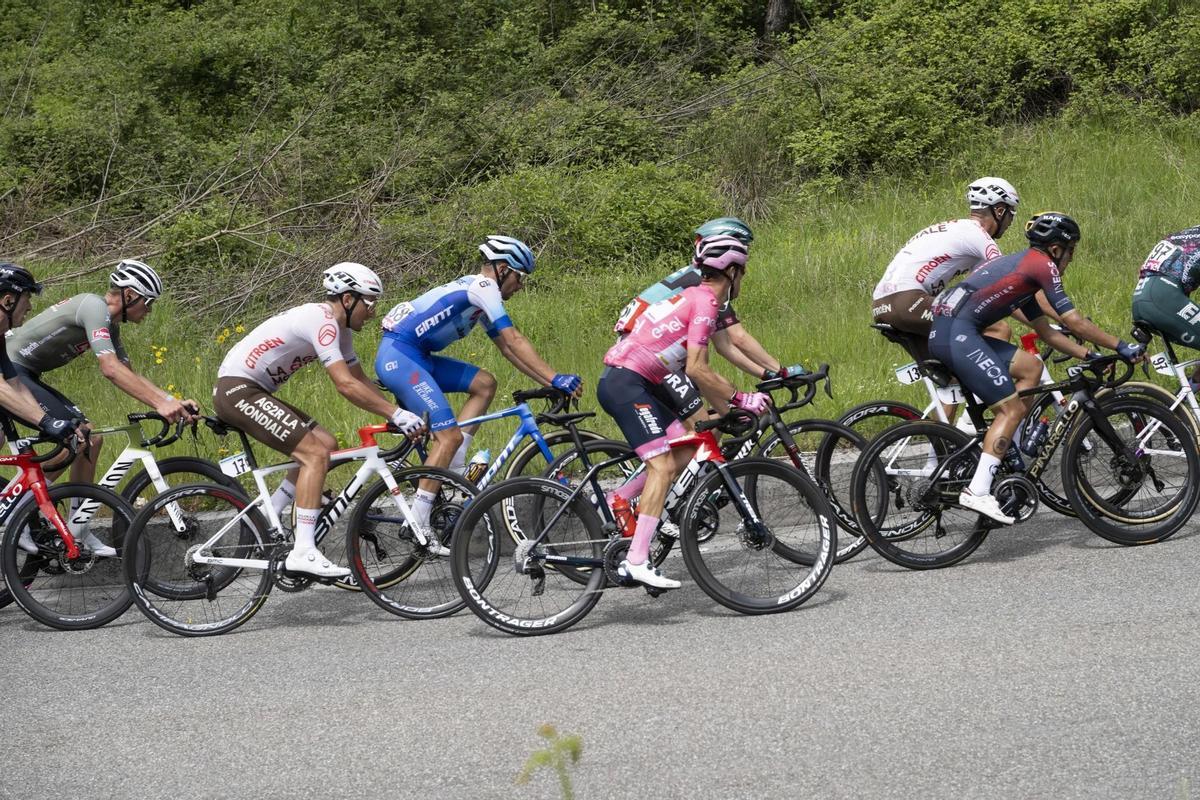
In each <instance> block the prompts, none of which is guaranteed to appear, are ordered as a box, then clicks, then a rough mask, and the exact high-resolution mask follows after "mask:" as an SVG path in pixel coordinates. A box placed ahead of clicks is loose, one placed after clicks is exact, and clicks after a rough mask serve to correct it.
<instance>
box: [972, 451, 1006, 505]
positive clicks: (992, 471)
mask: <svg viewBox="0 0 1200 800" xmlns="http://www.w3.org/2000/svg"><path fill="white" fill-rule="evenodd" d="M999 466H1000V459H998V458H996V457H995V456H994V455H992V454H991V453H984V454H982V455H981V456H979V465H978V466H976V467H975V477H973V478H971V485H970V486H968V487H967V491H969V492H970V493H971V494H973V495H975V496H976V497H983V496H984V495H985V494H991V493H992V480H993V479H994V478H995V477H996V470H997V468H999Z"/></svg>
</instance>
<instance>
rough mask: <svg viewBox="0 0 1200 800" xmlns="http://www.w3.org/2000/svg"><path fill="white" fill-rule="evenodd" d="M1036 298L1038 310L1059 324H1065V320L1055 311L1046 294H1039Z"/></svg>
mask: <svg viewBox="0 0 1200 800" xmlns="http://www.w3.org/2000/svg"><path fill="white" fill-rule="evenodd" d="M1034 297H1035V298H1036V299H1037V304H1038V308H1040V309H1042V313H1043V314H1045V315H1046V316H1047V317H1049V318H1050V319H1052V320H1054V321H1055V322H1057V323H1059V324H1063V318H1062V317H1060V316H1059V315H1058V312H1057V311H1055V310H1054V306H1052V305H1051V304H1050V301H1049V300H1047V299H1046V293H1045V292H1038V293H1037V294H1036V295H1034Z"/></svg>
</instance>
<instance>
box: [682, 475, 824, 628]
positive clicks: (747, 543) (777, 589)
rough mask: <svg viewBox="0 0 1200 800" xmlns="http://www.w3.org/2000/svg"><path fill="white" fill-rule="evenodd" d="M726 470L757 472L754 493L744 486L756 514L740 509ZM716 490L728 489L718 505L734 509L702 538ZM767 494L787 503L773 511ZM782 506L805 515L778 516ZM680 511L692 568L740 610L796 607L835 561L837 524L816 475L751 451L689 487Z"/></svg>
mask: <svg viewBox="0 0 1200 800" xmlns="http://www.w3.org/2000/svg"><path fill="white" fill-rule="evenodd" d="M726 476H728V477H729V478H730V479H732V480H733V482H734V483H735V485H736V484H738V483H739V481H740V482H741V484H742V485H743V486H745V485H746V484H749V483H750V481H751V478H752V477H753V479H754V484H755V490H754V493H753V495H752V493H751V491H750V490H749V489H748V488H744V489H742V494H743V496H744V497H745V498H746V500H747V502H748V503H749V506H750V509H751V510H752V512H753V513H752V514H746V513H744V512H743V511H742V510H741V509H740V508H739V505H740V504H739V502H738V501H737V500H736V499H735V498H736V493H735V492H733V491H732V490H731V489H730V488H729V486H728V484H727V483H726ZM768 482H771V483H773V484H774V485H775V486H777V487H778V492H776V491H771V490H770V486H769V485H768ZM714 494H718V495H722V494H723V495H727V496H728V499H729V502H727V503H725V504H718V505H722V506H723V510H728V511H729V512H730V514H729V515H728V517H727V518H725V519H723V520H722V522H721V525H720V526H719V528H718V530H717V533H716V535H715V536H713V537H712V538H711V539H709V540H708V541H706V542H705V543H703V544H701V543H700V541H699V540H698V537H697V536H696V533H695V525H696V521H697V519H698V515H699V514H700V511H701V509H700V506H701V505H703V504H704V503H705V502H707V501H708V500H709V499H710V497H711V496H712V495H714ZM777 495H778V497H777ZM768 498H771V499H772V500H776V499H780V498H782V500H783V501H784V502H782V503H775V502H772V503H771V504H770V508H771V511H770V513H768V511H767V508H768V503H767V499H768ZM783 510H787V511H790V512H791V513H792V514H799V516H800V517H801V518H800V519H797V518H790V519H789V520H788V522H787V523H786V524H785V523H783V522H776V521H775V520H776V517H777V514H778V513H779V512H781V511H783ZM682 518H683V522H682V536H681V537H680V539H681V542H680V547H681V549H682V550H683V560H684V563H685V564H686V565H687V568H688V572H689V573H690V574H691V576H692V578H693V579H694V580H695V581H696V584H697V585H698V586H699V587H700V588H701V589H702V590H703V591H704V593H705V594H707V595H708V596H709V597H711V598H712V599H713V600H715V601H717V602H718V603H720V604H721V605H723V606H725V607H726V608H729V609H732V610H733V611H737V612H738V613H740V614H749V615H758V614H774V613H778V612H782V611H790V610H792V609H794V608H796V607H797V606H800V605H802V604H803V603H805V602H806V601H807V600H808V599H809V598H811V597H812V596H813V595H814V594H816V592H817V591H818V590H819V589H820V588H821V585H822V584H824V582H825V579H826V578H828V577H829V573H830V571H831V569H832V568H833V564H834V558H835V554H836V553H837V525H836V524H835V523H834V516H833V511H832V509H831V508H830V505H829V501H828V500H827V499H826V497H825V495H824V493H823V492H822V491H821V490H820V489H819V488H818V487H817V485H816V484H815V483H813V481H812V480H811V479H809V478H807V477H805V476H804V475H802V474H800V473H799V472H798V471H797V470H796V469H795V468H793V467H792V466H790V465H788V464H781V463H780V462H778V461H776V460H774V459H770V458H745V459H741V460H739V461H735V462H732V463H730V464H727V465H725V467H724V474H722V471H721V470H717V469H714V470H712V471H711V472H709V473H708V474H707V475H705V476H704V477H703V478H702V479H701V480H700V481H699V482H698V483H697V484H696V487H695V488H694V489H693V490H692V492H691V493H690V494H689V496H688V502H687V504H686V505H685V506H684V510H683V512H682ZM729 523H733V524H732V525H730V524H729ZM785 537H786V538H785ZM735 562H736V563H735Z"/></svg>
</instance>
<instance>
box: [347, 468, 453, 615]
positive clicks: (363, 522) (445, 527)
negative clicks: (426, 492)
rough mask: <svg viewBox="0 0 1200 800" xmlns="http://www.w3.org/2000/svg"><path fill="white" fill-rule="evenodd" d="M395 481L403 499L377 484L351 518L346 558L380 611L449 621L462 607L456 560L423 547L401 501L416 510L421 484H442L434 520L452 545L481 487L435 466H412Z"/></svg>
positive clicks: (432, 515) (445, 541)
mask: <svg viewBox="0 0 1200 800" xmlns="http://www.w3.org/2000/svg"><path fill="white" fill-rule="evenodd" d="M394 477H395V479H396V484H397V486H398V488H399V490H400V495H399V497H397V496H394V495H393V494H392V493H391V491H389V490H388V487H387V484H385V483H384V482H383V481H382V480H379V481H376V482H375V483H373V484H371V485H370V486H369V487H367V489H366V490H365V491H364V492H363V495H362V497H361V498H360V499H359V501H358V502H357V503H356V504H355V506H354V510H353V512H351V514H350V521H349V524H348V526H347V531H348V533H347V537H346V559H347V561H348V562H349V564H350V569H351V571H352V573H353V574H352V577H353V578H354V583H355V585H356V586H358V587H360V588H361V589H362V590H363V591H364V592H366V594H367V596H368V597H370V598H371V600H373V601H374V602H375V603H376V604H377V605H378V606H379V607H380V608H382V609H384V610H386V611H390V612H391V613H393V614H396V615H397V616H401V617H405V618H406V619H434V618H436V617H448V616H450V615H451V614H453V613H455V612H457V611H458V610H459V609H461V608H462V599H461V598H460V597H459V596H458V592H457V591H456V590H455V589H454V585H453V579H452V578H451V576H450V561H449V559H448V558H443V557H441V556H437V555H432V554H430V552H429V551H428V549H427V548H425V547H423V546H421V545H419V544H417V541H416V539H415V538H414V537H413V534H412V530H411V529H410V528H409V526H408V523H407V522H406V521H405V519H404V515H403V514H402V513H401V512H400V510H399V508H398V507H397V502H399V501H400V498H403V502H404V503H405V504H406V505H407V506H408V507H409V508H412V505H413V501H414V500H415V498H416V494H417V484H418V482H419V481H421V480H424V479H427V478H435V479H437V480H439V481H441V485H440V486H439V487H438V490H437V493H436V495H435V497H434V501H433V510H432V511H431V512H430V515H429V522H430V527H431V528H432V530H433V532H434V533H435V534H437V536H438V538H439V539H440V540H441V542H442V544H445V545H446V546H447V547H449V546H450V542H451V537H452V532H453V530H454V524H455V523H456V522H457V521H458V516H459V514H461V513H462V511H463V508H465V507H466V505H467V504H468V503H470V502H471V499H472V498H473V497H474V496H475V487H474V486H473V485H472V484H471V483H470V482H469V481H467V480H466V479H464V478H461V477H459V476H458V475H457V474H455V473H453V472H450V471H449V470H444V469H437V468H434V467H412V468H410V469H406V470H403V471H401V472H398V473H396V475H395V476H394Z"/></svg>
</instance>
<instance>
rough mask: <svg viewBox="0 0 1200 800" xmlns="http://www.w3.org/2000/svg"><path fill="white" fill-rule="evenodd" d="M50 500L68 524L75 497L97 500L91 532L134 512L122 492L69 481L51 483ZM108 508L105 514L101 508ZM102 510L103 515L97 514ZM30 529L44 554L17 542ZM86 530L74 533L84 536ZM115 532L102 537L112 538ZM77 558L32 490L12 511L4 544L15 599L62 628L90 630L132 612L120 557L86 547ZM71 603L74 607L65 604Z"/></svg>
mask: <svg viewBox="0 0 1200 800" xmlns="http://www.w3.org/2000/svg"><path fill="white" fill-rule="evenodd" d="M48 492H49V495H50V502H51V503H52V504H53V505H54V506H55V507H56V508H57V510H58V514H59V516H60V517H62V519H63V522H64V523H65V524H67V525H68V526H70V524H71V523H70V522H69V518H70V516H71V513H70V507H71V505H72V504H71V502H70V501H71V500H72V499H74V498H82V499H84V500H85V501H90V502H92V503H95V504H96V508H94V509H93V511H92V516H91V517H90V520H89V523H88V527H87V530H88V531H89V532H90V533H92V534H93V535H95V534H97V533H98V532H99V531H98V528H99V527H100V526H102V525H105V524H108V525H110V526H111V525H112V523H113V522H115V521H120V522H123V523H124V524H125V525H128V523H129V521H130V520H131V519H132V517H133V513H132V511H131V509H130V508H129V504H128V503H126V502H125V501H124V500H123V499H122V498H121V497H120V495H118V494H116V493H115V492H113V491H111V490H109V489H105V488H103V487H100V486H93V485H90V484H84V483H64V484H60V485H57V486H50V487H48ZM101 508H103V509H106V510H107V512H108V514H107V516H106V515H104V513H103V512H100V509H101ZM97 512H100V513H97ZM26 527H28V528H29V529H30V532H31V535H32V536H33V538H34V540H35V541H36V542H37V543H38V546H39V551H40V552H39V553H38V554H36V555H31V554H29V553H26V552H25V551H24V550H22V549H21V548H20V546H19V544H18V540H19V539H20V536H21V531H22V530H24V529H25V528H26ZM82 533H83V531H82V530H81V531H80V532H79V533H77V534H75V536H76V538H77V539H79V538H82ZM111 536H112V533H111V531H110V532H109V533H108V535H107V536H104V537H101V538H109V539H111ZM77 544H79V545H80V547H81V554H80V556H79V557H78V558H75V559H68V558H67V557H66V553H65V548H64V547H63V546H62V544H61V539H60V538H59V536H58V533H57V531H56V530H55V528H54V527H53V525H52V524H51V523H50V522H49V520H47V519H45V517H43V516H42V511H41V509H40V508H39V506H38V504H37V502H36V500H35V499H34V497H33V494H32V493H30V494H29V495H27V496H26V497H25V498H24V499H22V500H21V502H20V503H19V504H18V505H17V507H16V508H15V509H13V512H12V516H11V517H10V518H9V521H8V524H7V526H6V527H5V531H4V540H3V543H2V545H0V551H2V552H0V562H3V572H4V579H5V582H6V583H7V584H8V587H9V591H10V592H11V593H12V596H13V599H14V600H15V601H16V602H17V604H18V605H19V606H21V608H22V609H23V610H24V611H25V613H27V614H28V615H29V616H30V617H32V618H33V619H35V620H37V621H38V622H40V623H42V624H43V625H46V626H48V627H51V628H57V629H58V630H64V631H70V630H87V629H90V628H99V627H101V626H103V625H107V624H108V623H110V622H112V621H113V620H114V619H116V618H117V617H119V616H121V615H122V614H124V613H125V611H126V610H128V608H129V606H130V605H131V604H132V603H133V598H132V596H131V595H130V593H129V589H128V587H126V586H125V582H124V580H122V575H121V559H120V557H119V556H118V557H113V558H96V557H95V556H92V555H90V551H85V550H82V543H81V542H77ZM30 561H36V563H37V566H38V571H37V573H36V574H34V575H29V574H28V573H29V569H30V568H29V566H28V563H27V562H30ZM64 606H69V608H64Z"/></svg>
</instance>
